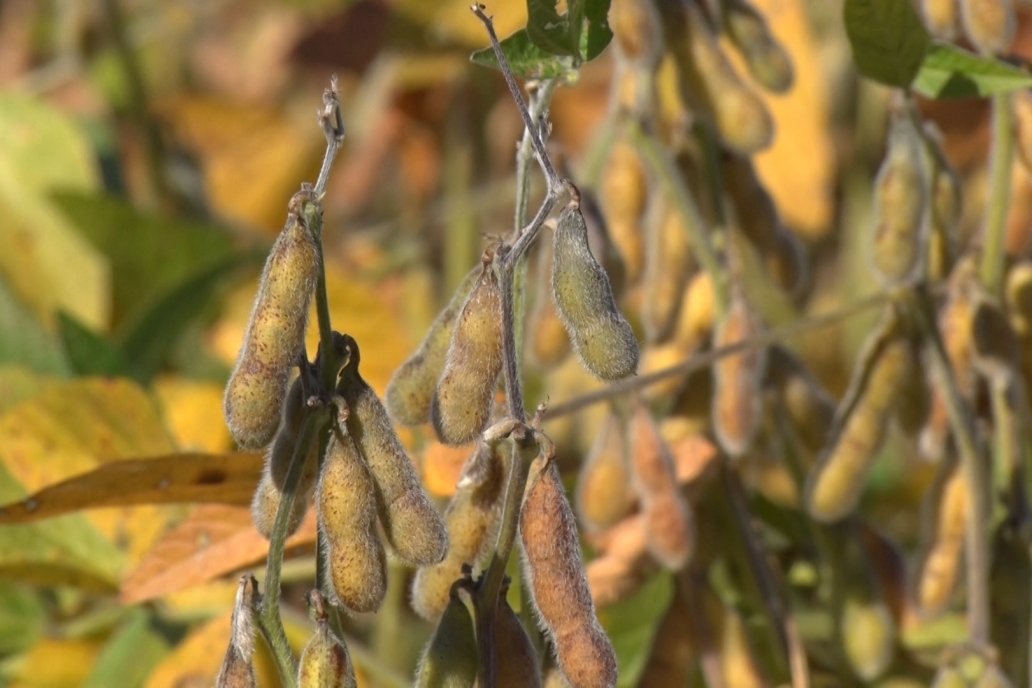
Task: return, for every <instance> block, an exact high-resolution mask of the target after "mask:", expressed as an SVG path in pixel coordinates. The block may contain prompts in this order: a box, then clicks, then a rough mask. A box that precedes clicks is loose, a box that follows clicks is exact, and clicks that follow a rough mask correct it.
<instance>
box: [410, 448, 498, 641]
mask: <svg viewBox="0 0 1032 688" xmlns="http://www.w3.org/2000/svg"><path fill="white" fill-rule="evenodd" d="M499 451H502V450H499ZM504 483H505V477H504V475H503V470H502V463H501V461H500V460H499V457H498V456H497V454H496V450H495V449H493V448H492V447H490V446H488V445H487V444H485V443H483V442H481V443H480V444H479V445H478V446H477V449H476V452H475V453H474V454H473V456H471V457H470V459H469V461H467V463H466V466H465V467H464V468H463V471H462V478H461V479H460V480H459V485H458V488H457V489H456V490H455V494H454V495H453V496H452V499H451V502H450V503H449V504H448V508H447V509H445V512H444V522H445V525H446V526H447V528H448V554H447V555H445V557H444V560H443V561H441V562H440V563H438V564H434V565H433V566H427V567H424V568H421V569H419V570H418V571H417V572H416V575H415V578H414V579H413V581H412V608H413V609H414V610H415V612H416V613H417V614H419V615H420V616H421V617H423V618H424V619H426V620H427V621H436V620H437V619H438V618H440V616H441V614H442V613H443V612H444V609H445V607H446V606H448V600H449V599H450V594H449V592H450V590H451V586H452V583H454V582H455V581H456V580H458V579H459V578H460V577H461V575H462V566H463V564H469V565H471V566H473V567H474V569H475V568H476V567H477V566H478V565H479V564H480V563H481V559H483V558H484V556H485V555H486V554H487V553H488V552H490V551H491V546H492V545H493V544H494V538H493V537H492V536H493V535H494V534H495V531H496V530H497V528H498V517H499V516H500V514H501V507H502V487H503V485H504Z"/></svg>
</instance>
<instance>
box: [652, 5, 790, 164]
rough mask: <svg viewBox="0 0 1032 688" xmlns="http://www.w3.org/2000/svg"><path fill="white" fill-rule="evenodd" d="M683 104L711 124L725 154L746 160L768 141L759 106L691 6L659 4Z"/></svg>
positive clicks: (769, 129) (769, 131) (769, 126)
mask: <svg viewBox="0 0 1032 688" xmlns="http://www.w3.org/2000/svg"><path fill="white" fill-rule="evenodd" d="M659 8H660V12H661V13H662V14H663V15H664V16H663V19H664V28H665V29H666V38H667V44H668V45H670V46H672V48H673V56H674V60H675V62H676V64H677V68H678V72H679V76H680V81H681V91H682V94H683V96H684V98H685V100H686V101H687V102H688V103H689V104H691V105H692V106H693V107H694V108H698V109H699V110H700V111H701V112H702V113H703V114H704V115H706V116H708V117H709V118H711V119H712V121H713V124H714V126H715V127H716V129H717V133H718V134H719V136H720V138H721V140H722V141H723V142H724V144H725V145H726V146H727V147H728V148H730V149H731V150H733V151H735V152H737V153H740V154H742V155H751V154H752V153H755V152H756V151H758V150H760V149H762V148H766V147H767V146H768V145H770V142H771V141H772V140H773V138H774V121H773V119H771V116H770V113H769V112H768V111H767V108H766V106H765V105H764V104H763V101H762V100H761V99H760V98H759V96H757V95H756V94H755V93H754V92H753V91H752V90H750V89H749V88H748V87H747V86H746V85H745V84H744V83H743V82H742V80H741V78H739V76H738V74H737V73H736V72H735V70H734V68H733V67H732V66H731V63H730V62H729V61H728V59H727V56H726V55H724V53H723V51H722V50H721V48H720V45H719V43H718V42H717V37H716V36H715V35H714V34H713V31H712V30H711V29H710V27H709V25H708V24H707V22H706V19H705V18H704V17H703V15H702V11H701V10H700V9H699V7H698V6H697V5H696V4H695V3H691V4H689V3H672V2H671V3H661V4H660V5H659Z"/></svg>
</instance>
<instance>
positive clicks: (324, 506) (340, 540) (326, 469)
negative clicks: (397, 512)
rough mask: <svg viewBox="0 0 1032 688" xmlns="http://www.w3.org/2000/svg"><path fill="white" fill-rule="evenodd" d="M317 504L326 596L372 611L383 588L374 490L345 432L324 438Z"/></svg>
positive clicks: (384, 570)
mask: <svg viewBox="0 0 1032 688" xmlns="http://www.w3.org/2000/svg"><path fill="white" fill-rule="evenodd" d="M317 504H318V508H319V528H320V531H321V532H322V535H323V542H324V543H325V546H326V548H327V552H326V557H325V559H326V566H327V573H328V574H329V575H328V576H327V580H328V581H329V583H330V589H329V590H327V599H329V600H330V601H331V602H332V603H333V604H335V605H338V606H344V607H345V608H347V609H349V610H350V611H352V612H371V611H375V610H376V609H378V608H379V607H380V603H381V602H383V596H384V592H385V591H386V589H387V561H386V558H385V556H384V551H383V545H382V544H380V540H379V538H378V537H377V535H376V512H377V499H376V489H375V487H374V483H373V479H372V477H371V476H370V474H369V470H368V469H367V468H366V465H365V462H364V461H363V459H362V455H361V454H360V453H359V450H358V447H357V446H356V444H355V441H354V440H353V439H352V438H351V436H350V435H346V434H343V433H341V434H338V433H334V435H333V436H332V437H331V438H330V443H329V446H328V447H327V448H326V458H325V459H324V460H323V466H322V474H321V475H320V477H319V486H318V496H317Z"/></svg>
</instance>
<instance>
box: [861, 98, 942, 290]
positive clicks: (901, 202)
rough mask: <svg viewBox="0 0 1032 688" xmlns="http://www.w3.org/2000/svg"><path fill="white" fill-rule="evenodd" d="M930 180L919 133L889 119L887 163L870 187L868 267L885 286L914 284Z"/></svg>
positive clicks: (901, 118)
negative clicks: (872, 226) (871, 217)
mask: <svg viewBox="0 0 1032 688" xmlns="http://www.w3.org/2000/svg"><path fill="white" fill-rule="evenodd" d="M927 187H928V181H927V179H926V176H925V167H924V146H923V140H922V136H921V133H920V132H919V131H918V130H917V129H916V127H915V126H914V123H913V122H912V121H911V120H910V118H909V117H907V116H906V114H898V115H896V116H895V117H894V118H893V120H892V125H891V128H890V130H889V140H888V145H887V148H886V151H885V158H884V159H883V160H882V164H881V167H879V169H878V176H877V177H876V178H875V182H874V211H875V230H874V237H873V241H872V244H871V254H870V255H871V263H872V266H873V268H874V272H875V274H876V276H877V277H878V278H879V279H880V280H881V281H882V282H883V283H885V284H886V285H887V286H895V285H899V284H903V283H906V282H909V281H910V280H912V279H915V278H916V277H917V275H918V273H919V271H920V269H921V267H922V265H923V260H924V255H925V244H926V236H927V228H928V222H927V217H926V213H927V210H928V188H927Z"/></svg>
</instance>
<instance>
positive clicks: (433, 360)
mask: <svg viewBox="0 0 1032 688" xmlns="http://www.w3.org/2000/svg"><path fill="white" fill-rule="evenodd" d="M482 270H483V268H482V266H479V265H478V266H477V267H475V268H473V269H472V270H470V272H469V274H467V275H466V277H465V278H464V279H463V280H462V282H461V283H460V284H459V286H458V288H457V289H456V290H455V294H454V295H453V296H452V298H451V301H449V302H448V305H447V306H445V307H444V310H442V311H441V312H440V313H439V314H438V315H437V317H436V318H435V319H434V321H433V323H431V325H430V329H429V330H427V333H426V337H424V338H423V342H422V343H421V344H420V345H419V348H418V349H416V351H415V353H413V354H412V355H411V356H409V357H408V359H407V360H406V361H405V362H404V363H402V364H401V367H400V368H398V370H397V371H395V373H394V375H393V376H392V377H391V381H390V382H389V383H388V384H387V394H386V403H387V410H389V411H390V413H391V417H392V418H394V420H396V421H397V422H399V423H401V424H402V425H419V424H420V423H425V422H426V421H428V420H430V405H431V401H432V399H433V396H434V389H435V388H436V387H437V380H438V379H439V378H440V377H441V373H442V372H444V364H445V361H446V360H447V358H448V346H449V345H450V344H451V338H452V332H453V331H454V330H455V321H456V320H457V319H458V317H459V313H460V312H461V310H462V306H463V304H464V303H465V302H466V297H467V296H468V295H469V292H470V290H471V289H472V288H473V285H474V284H475V283H476V281H477V279H478V278H479V277H480V273H481V272H482Z"/></svg>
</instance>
